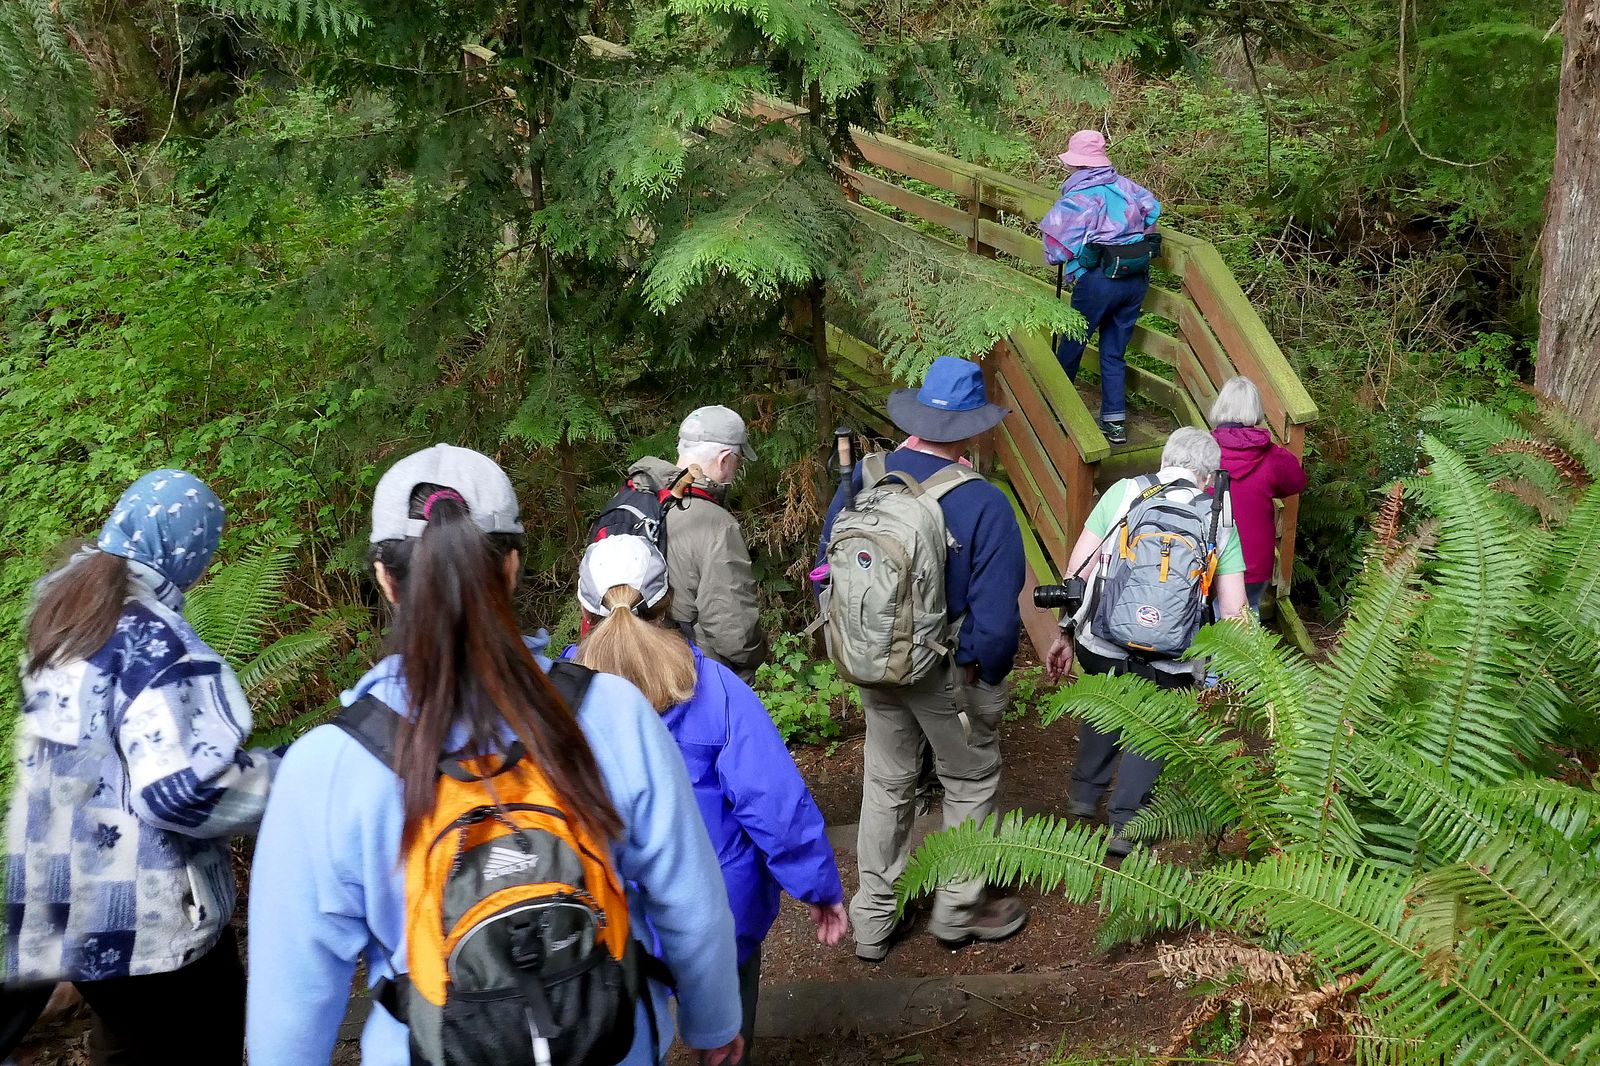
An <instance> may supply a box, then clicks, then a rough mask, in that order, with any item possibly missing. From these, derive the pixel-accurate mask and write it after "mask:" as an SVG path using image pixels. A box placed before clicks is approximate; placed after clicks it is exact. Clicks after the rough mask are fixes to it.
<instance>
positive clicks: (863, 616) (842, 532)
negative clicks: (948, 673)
mask: <svg viewBox="0 0 1600 1066" xmlns="http://www.w3.org/2000/svg"><path fill="white" fill-rule="evenodd" d="M885 462H886V457H885V456H884V455H883V454H882V453H881V452H880V453H878V454H874V455H869V456H867V457H866V458H865V459H864V460H862V463H861V491H860V492H858V493H857V494H856V498H855V500H854V501H852V502H851V504H850V505H849V506H848V507H846V508H845V509H844V510H842V511H840V512H839V514H838V516H837V517H836V518H835V519H834V521H833V535H832V538H831V539H830V540H829V542H828V551H827V561H828V567H829V569H828V588H827V591H825V592H824V593H823V601H822V618H821V619H820V621H821V622H822V623H823V625H824V626H825V627H826V630H825V632H826V634H827V638H828V654H829V655H830V656H831V657H832V659H833V661H834V663H835V664H836V665H837V666H838V668H839V673H840V674H841V675H843V676H844V677H845V679H846V680H849V681H852V682H854V683H855V684H858V685H869V686H878V687H896V686H902V685H914V684H916V683H917V682H918V681H921V680H922V679H923V678H925V677H927V676H928V675H930V674H932V673H933V671H934V670H935V668H937V667H938V665H939V664H940V663H941V662H942V661H943V660H944V658H945V656H947V655H949V654H950V652H951V651H953V650H954V638H955V632H956V630H957V628H959V622H952V621H951V619H950V617H949V613H950V612H949V604H948V602H947V601H946V600H945V588H944V564H945V556H946V553H947V551H948V550H949V549H950V548H951V547H955V546H957V545H955V542H954V541H953V540H951V538H950V532H949V530H948V529H947V528H946V527H945V521H944V511H943V510H941V509H940V507H939V500H940V499H941V498H943V497H944V495H945V494H946V493H948V492H950V490H952V489H954V488H956V487H957V486H959V485H964V484H966V483H967V482H968V481H981V480H982V478H981V477H979V475H978V474H977V473H976V472H975V471H973V470H972V469H970V468H968V467H965V466H962V465H961V464H960V463H951V464H950V465H949V466H947V467H945V468H943V469H942V470H940V471H939V472H938V473H936V474H934V475H933V476H932V477H930V478H929V479H928V480H927V481H918V480H917V479H916V478H914V477H912V476H911V475H910V474H906V473H902V472H900V471H890V470H888V469H887V468H886V466H885Z"/></svg>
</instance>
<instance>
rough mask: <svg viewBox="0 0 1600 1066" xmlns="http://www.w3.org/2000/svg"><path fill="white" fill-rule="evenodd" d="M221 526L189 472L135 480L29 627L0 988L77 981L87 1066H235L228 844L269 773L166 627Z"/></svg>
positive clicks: (242, 717)
mask: <svg viewBox="0 0 1600 1066" xmlns="http://www.w3.org/2000/svg"><path fill="white" fill-rule="evenodd" d="M222 523H223V508H222V503H221V501H219V500H218V499H217V497H216V496H215V495H214V494H213V493H212V491H211V490H210V489H209V488H207V487H206V486H205V484H204V483H202V482H201V481H200V480H199V479H198V478H196V477H194V476H193V475H192V474H189V473H187V472H185V471H182V470H157V471H155V472H153V473H150V474H146V475H145V476H144V477H142V478H140V479H139V480H138V481H135V482H134V483H133V485H132V486H130V487H129V488H128V490H127V491H126V492H125V493H123V495H122V498H121V499H120V500H118V501H117V505H116V507H115V508H114V509H113V512H112V515H111V517H110V519H109V520H108V521H107V522H106V525H105V528H104V529H103V530H102V531H101V533H100V537H99V539H98V540H97V541H96V543H95V545H94V546H93V547H89V548H86V549H85V550H83V551H81V552H79V553H78V554H77V555H75V556H74V557H73V558H72V560H71V561H70V562H69V563H68V564H67V565H66V566H65V567H63V568H62V569H60V570H57V571H56V572H55V573H53V574H51V575H49V576H48V577H46V578H45V579H44V580H43V581H42V582H40V584H39V588H38V590H37V593H36V597H35V602H34V605H33V609H32V611H31V613H30V614H29V617H28V623H27V649H26V652H25V654H24V657H23V667H22V698H23V714H22V719H21V722H20V723H19V725H18V727H17V733H18V736H17V772H16V781H15V784H14V786H13V788H14V791H13V794H12V798H11V810H10V818H9V820H8V823H7V827H6V843H7V852H8V855H7V857H6V867H5V878H6V903H7V910H8V912H9V925H8V929H7V935H6V940H5V951H4V960H5V973H4V979H5V980H6V982H7V983H47V982H54V981H72V982H74V983H76V984H77V987H78V990H79V992H81V993H82V995H83V998H84V999H85V1000H86V1001H87V1002H88V1004H89V1006H90V1007H91V1008H93V1010H94V1014H95V1021H94V1028H93V1030H92V1031H91V1033H90V1044H89V1046H90V1054H91V1058H92V1060H93V1061H94V1062H95V1063H97V1064H112V1063H149V1062H193V1063H216V1064H237V1063H239V1062H240V1061H241V1059H242V1057H243V1050H244V971H243V968H242V967H241V966H240V965H239V954H238V948H237V945H236V944H235V942H234V937H233V934H232V932H231V931H230V930H229V928H228V922H229V918H230V917H231V915H232V913H233V900H234V893H235V889H234V883H233V872H232V869H231V867H230V866H229V862H228V838H229V837H230V836H233V835H235V834H239V833H246V832H249V831H251V830H253V829H254V828H255V825H256V823H257V821H258V820H259V819H260V817H261V813H262V811H263V809H264V808H265V806H266V795H267V789H268V786H269V785H270V783H271V780H272V774H273V770H274V768H275V767H276V765H277V759H276V758H275V757H274V756H272V755H271V754H269V753H266V752H248V751H245V750H243V748H242V747H241V745H242V743H243V740H244V738H245V736H246V735H247V734H248V733H249V732H250V709H249V707H247V706H246V704H245V699H244V693H243V692H242V691H241V690H240V688H239V682H238V680H237V679H236V678H235V677H234V673H233V671H232V670H231V669H230V668H229V667H228V664H227V663H225V662H223V660H222V657H221V656H219V655H218V654H217V653H216V652H215V651H213V650H212V649H211V648H209V647H207V646H206V645H205V643H204V642H203V641H201V639H200V637H199V636H198V635H197V634H196V633H195V631H194V630H193V628H191V627H190V625H189V623H188V622H186V621H184V618H183V615H182V614H181V613H180V612H181V610H182V607H183V594H184V591H185V590H186V589H187V588H188V587H189V586H190V585H192V584H194V583H195V582H196V581H197V580H199V578H200V575H201V574H202V573H204V572H205V569H206V566H207V565H208V564H209V563H210V561H211V556H212V553H213V552H214V551H215V550H216V547H217V540H218V537H219V536H220V535H221V533H222Z"/></svg>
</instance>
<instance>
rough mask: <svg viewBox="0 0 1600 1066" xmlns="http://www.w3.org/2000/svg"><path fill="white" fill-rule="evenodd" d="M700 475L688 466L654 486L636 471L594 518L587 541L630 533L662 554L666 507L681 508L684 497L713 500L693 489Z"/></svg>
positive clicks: (665, 531)
mask: <svg viewBox="0 0 1600 1066" xmlns="http://www.w3.org/2000/svg"><path fill="white" fill-rule="evenodd" d="M699 476H700V468H699V467H695V466H691V467H689V468H688V469H687V470H675V471H673V474H672V483H671V484H670V485H665V486H663V485H657V484H656V483H655V479H654V478H652V477H650V476H649V475H648V474H646V473H644V472H643V471H642V470H641V471H636V472H635V473H634V474H633V476H632V477H630V478H628V480H627V481H625V482H623V484H622V488H620V489H618V490H617V494H616V495H615V496H613V497H611V500H610V502H609V503H607V504H606V505H605V507H604V509H602V510H601V512H600V517H598V518H596V519H595V520H594V525H592V526H590V527H589V540H588V543H590V544H593V543H595V542H596V541H600V540H604V539H605V538H607V537H616V536H633V537H643V538H645V539H646V540H648V541H650V542H651V543H653V544H654V545H655V546H656V550H658V551H659V552H661V554H662V556H663V557H665V556H666V554H667V509H668V508H669V507H682V506H683V502H684V498H685V497H686V496H697V497H699V498H701V499H705V500H711V501H712V502H713V503H715V502H716V499H715V497H713V496H712V495H711V494H710V493H709V492H706V491H705V490H704V489H700V488H696V487H695V485H694V480H695V478H697V477H699Z"/></svg>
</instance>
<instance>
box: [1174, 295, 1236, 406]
mask: <svg viewBox="0 0 1600 1066" xmlns="http://www.w3.org/2000/svg"><path fill="white" fill-rule="evenodd" d="M1178 331H1179V332H1180V333H1182V334H1183V339H1184V340H1185V341H1187V342H1188V344H1189V350H1190V351H1192V352H1194V356H1195V360H1196V361H1197V362H1198V363H1199V364H1200V367H1201V369H1202V370H1204V371H1205V375H1206V377H1207V378H1208V379H1209V380H1210V381H1211V385H1212V389H1213V391H1214V390H1216V389H1218V388H1221V386H1222V383H1223V382H1224V381H1227V380H1228V379H1229V378H1231V377H1233V376H1234V375H1235V374H1237V373H1238V371H1237V370H1235V369H1234V368H1233V362H1232V361H1231V360H1230V359H1229V358H1228V353H1227V352H1224V351H1223V350H1222V345H1221V344H1220V343H1218V341H1217V336H1216V334H1214V333H1212V332H1211V327H1210V326H1208V325H1206V322H1205V319H1203V318H1201V317H1200V311H1199V309H1198V308H1196V307H1194V306H1193V305H1192V304H1191V305H1190V306H1189V307H1187V308H1185V309H1184V311H1183V316H1182V317H1181V318H1179V319H1178Z"/></svg>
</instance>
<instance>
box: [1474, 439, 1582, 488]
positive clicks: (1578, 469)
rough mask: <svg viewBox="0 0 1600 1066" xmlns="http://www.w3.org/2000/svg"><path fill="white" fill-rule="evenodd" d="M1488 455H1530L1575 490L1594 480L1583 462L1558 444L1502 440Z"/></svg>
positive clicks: (1538, 441) (1539, 441) (1540, 441)
mask: <svg viewBox="0 0 1600 1066" xmlns="http://www.w3.org/2000/svg"><path fill="white" fill-rule="evenodd" d="M1489 454H1490V455H1513V454H1515V455H1531V456H1533V457H1534V458H1536V459H1543V460H1544V461H1545V462H1547V463H1549V464H1550V465H1551V466H1553V467H1555V469H1556V473H1558V474H1560V475H1561V477H1562V478H1563V479H1564V480H1565V481H1567V482H1569V483H1570V484H1572V485H1573V486H1575V487H1577V488H1580V489H1581V488H1587V487H1588V486H1589V484H1590V482H1592V481H1593V480H1594V479H1593V478H1592V477H1590V476H1589V470H1588V468H1587V467H1585V466H1584V465H1583V462H1582V461H1581V460H1579V459H1578V458H1577V457H1576V456H1574V455H1573V454H1572V453H1571V452H1569V451H1567V450H1566V449H1565V448H1563V447H1561V446H1560V445H1558V444H1551V443H1550V442H1549V441H1542V440H1503V441H1501V442H1500V443H1499V444H1496V445H1495V446H1494V447H1492V448H1490V449H1489Z"/></svg>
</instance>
